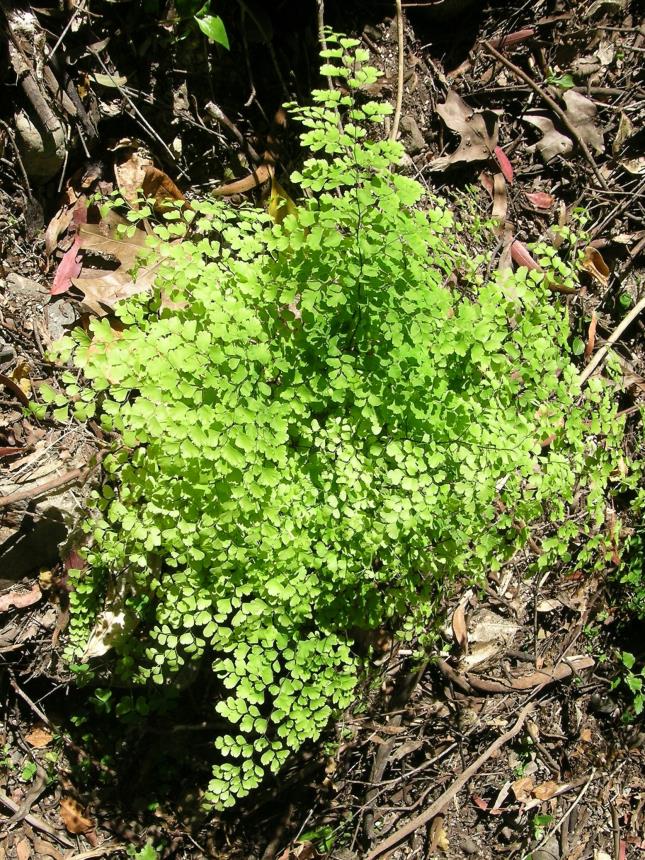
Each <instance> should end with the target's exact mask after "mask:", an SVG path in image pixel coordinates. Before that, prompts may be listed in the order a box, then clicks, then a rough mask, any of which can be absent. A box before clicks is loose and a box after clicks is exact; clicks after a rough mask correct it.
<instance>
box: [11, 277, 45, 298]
mask: <svg viewBox="0 0 645 860" xmlns="http://www.w3.org/2000/svg"><path fill="white" fill-rule="evenodd" d="M7 291H8V293H9V295H12V296H20V297H21V298H23V299H27V300H36V301H43V300H44V299H46V298H47V293H48V290H47V287H44V286H43V285H42V284H39V283H38V281H33V280H32V279H31V278H24V277H23V276H22V275H18V274H16V273H15V272H9V274H8V275H7Z"/></svg>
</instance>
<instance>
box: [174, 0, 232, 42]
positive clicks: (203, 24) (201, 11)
mask: <svg viewBox="0 0 645 860" xmlns="http://www.w3.org/2000/svg"><path fill="white" fill-rule="evenodd" d="M175 8H176V9H177V13H178V14H179V16H180V17H181V18H182V20H188V21H194V23H195V24H196V25H197V26H198V27H199V29H200V30H201V31H202V33H203V34H204V35H205V36H206V38H207V39H208V40H209V41H210V42H216V43H217V44H218V45H222V47H224V48H226V49H227V50H228V48H229V47H230V46H229V41H228V33H227V32H226V26H225V24H224V21H223V20H222V19H221V17H220V16H219V15H214V14H213V13H212V9H211V0H206V2H205V3H204V2H203V0H175Z"/></svg>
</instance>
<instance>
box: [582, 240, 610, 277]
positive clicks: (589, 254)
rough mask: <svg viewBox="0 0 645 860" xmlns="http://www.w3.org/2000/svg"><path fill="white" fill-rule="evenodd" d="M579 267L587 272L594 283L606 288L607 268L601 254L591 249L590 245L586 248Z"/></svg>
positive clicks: (595, 249)
mask: <svg viewBox="0 0 645 860" xmlns="http://www.w3.org/2000/svg"><path fill="white" fill-rule="evenodd" d="M580 265H581V266H582V268H583V269H584V270H585V272H589V274H590V275H591V277H592V278H593V279H594V281H596V282H597V283H599V284H600V286H601V287H606V286H607V284H608V283H609V266H608V265H607V263H605V261H604V259H603V256H602V254H601V253H600V251H599V250H598V249H597V248H593V247H592V246H591V245H589V246H588V247H586V248H585V253H584V257H583V259H582V263H581V264H580Z"/></svg>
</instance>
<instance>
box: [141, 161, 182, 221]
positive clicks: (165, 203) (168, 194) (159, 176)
mask: <svg viewBox="0 0 645 860" xmlns="http://www.w3.org/2000/svg"><path fill="white" fill-rule="evenodd" d="M141 187H142V190H143V193H144V195H145V197H152V198H153V199H154V207H155V211H156V212H165V211H167V210H168V209H170V208H172V206H170V205H169V203H170V202H172V201H175V200H181V201H183V202H186V198H185V196H184V195H183V193H182V192H181V191H180V190H179V188H177V186H176V185H175V183H174V182H173V181H172V179H171V178H170V177H169V176H168V174H166V173H164V172H163V170H159V169H158V168H156V167H152V166H149V167H147V168H146V171H145V175H144V177H143V183H142V186H141ZM186 205H187V206H188V204H187V203H186Z"/></svg>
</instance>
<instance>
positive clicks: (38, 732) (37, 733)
mask: <svg viewBox="0 0 645 860" xmlns="http://www.w3.org/2000/svg"><path fill="white" fill-rule="evenodd" d="M52 738H53V735H52V733H51V732H50V731H49V729H46V728H45V727H44V726H36V728H35V729H32V730H31V731H30V732H28V734H26V735H25V740H26V741H27V743H28V744H29V746H30V747H33V749H36V750H41V749H43V747H46V746H48V745H49V744H50V743H51V742H52Z"/></svg>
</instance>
